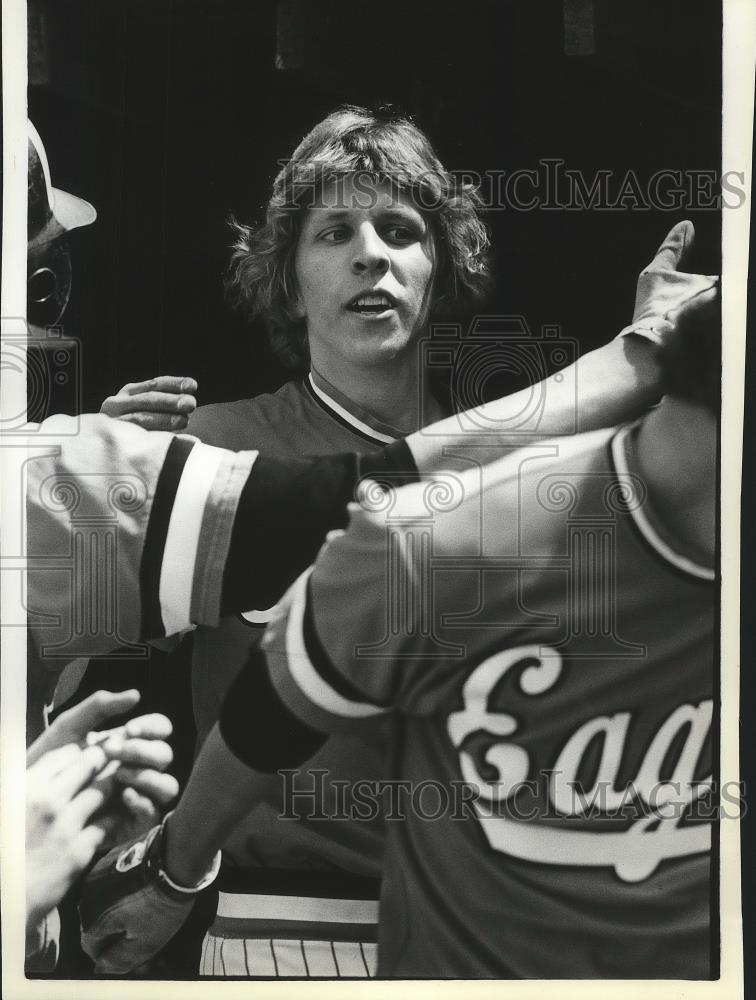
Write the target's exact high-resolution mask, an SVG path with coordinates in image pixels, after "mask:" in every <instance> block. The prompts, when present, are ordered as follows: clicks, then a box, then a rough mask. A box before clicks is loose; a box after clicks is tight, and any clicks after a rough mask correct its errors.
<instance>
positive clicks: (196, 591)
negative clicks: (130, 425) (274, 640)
mask: <svg viewBox="0 0 756 1000" xmlns="http://www.w3.org/2000/svg"><path fill="white" fill-rule="evenodd" d="M256 458H257V452H239V453H234V452H228V451H225V450H224V449H221V448H214V447H211V446H210V445H205V444H201V443H200V442H198V441H196V440H195V439H193V438H189V437H176V438H174V439H173V441H172V442H171V444H170V446H169V448H168V452H167V454H166V457H165V461H164V463H163V467H162V470H161V472H160V476H159V478H158V482H157V485H156V488H155V493H154V496H153V500H152V507H151V511H150V519H149V524H148V526H147V532H146V537H145V545H144V551H143V553H142V563H141V567H140V588H141V600H142V615H143V628H142V634H144V635H149V636H150V637H157V636H162V635H172V634H174V633H176V632H181V631H184V630H186V629H188V628H191V627H192V626H194V625H200V624H201V625H215V624H217V622H218V619H219V617H220V602H221V590H222V585H223V572H224V569H225V565H226V557H227V555H228V547H229V542H230V538H231V531H232V528H233V522H234V517H235V515H236V508H237V505H238V502H239V497H240V495H241V490H242V488H243V486H244V483H245V482H246V480H247V477H248V475H249V472H250V470H251V469H252V466H253V465H254V462H255V459H256Z"/></svg>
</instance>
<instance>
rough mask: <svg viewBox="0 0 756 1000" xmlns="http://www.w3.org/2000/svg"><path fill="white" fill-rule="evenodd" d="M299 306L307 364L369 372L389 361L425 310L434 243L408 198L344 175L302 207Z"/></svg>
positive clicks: (422, 320) (413, 332)
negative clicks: (304, 325) (311, 203)
mask: <svg viewBox="0 0 756 1000" xmlns="http://www.w3.org/2000/svg"><path fill="white" fill-rule="evenodd" d="M295 273H296V278H297V286H298V304H299V308H300V309H301V315H302V316H303V317H304V319H305V320H306V323H307V336H308V340H309V344H310V354H311V355H312V361H313V364H314V366H315V368H317V369H318V370H320V371H321V372H323V373H324V374H326V375H327V374H328V373H329V371H332V370H333V367H334V366H339V365H341V366H343V365H344V364H345V363H347V364H350V365H355V364H356V365H364V366H366V367H368V368H369V367H371V366H375V365H380V364H381V363H385V362H388V361H392V360H394V359H395V358H396V357H397V355H399V354H400V353H401V352H402V351H403V350H404V349H405V348H406V347H407V346H408V345H409V344H411V343H412V341H413V340H414V338H415V336H416V334H418V333H419V331H420V329H421V328H422V326H423V324H424V323H425V320H426V318H427V312H428V302H429V299H430V290H431V278H432V275H433V245H432V238H431V234H430V232H429V230H428V226H427V223H426V221H425V219H424V218H423V216H422V215H421V214H420V212H419V211H418V210H417V208H416V207H415V205H414V203H413V201H412V199H411V198H410V197H409V196H408V195H404V194H403V193H401V192H397V191H396V190H392V188H391V186H390V185H389V184H388V183H376V182H374V181H372V180H370V179H368V178H367V177H364V176H360V175H358V176H356V177H346V178H344V179H343V180H342V182H341V183H338V184H337V183H336V182H332V183H331V184H329V185H327V186H326V187H325V188H324V189H323V191H322V193H321V194H320V196H319V197H318V199H317V206H316V207H313V208H309V209H307V211H306V213H305V217H304V220H303V223H302V230H301V233H300V236H299V242H298V243H297V251H296V257H295Z"/></svg>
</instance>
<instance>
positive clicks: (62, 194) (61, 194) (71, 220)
mask: <svg viewBox="0 0 756 1000" xmlns="http://www.w3.org/2000/svg"><path fill="white" fill-rule="evenodd" d="M50 190H51V192H52V195H53V197H54V198H55V204H54V205H51V206H50V207H51V208H52V213H53V216H54V218H55V219H56V220H57V221H58V222H59V223H60V225H61V226H62V227H63V229H65V230H69V229H79V228H80V227H81V226H89V225H91V224H92V223H93V222H94V221H95V219H96V218H97V212H96V211H95V208H94V205H90V204H89V202H88V201H84V199H83V198H77V197H76V195H75V194H69V193H68V191H61V190H60V188H50Z"/></svg>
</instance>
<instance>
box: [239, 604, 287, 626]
mask: <svg viewBox="0 0 756 1000" xmlns="http://www.w3.org/2000/svg"><path fill="white" fill-rule="evenodd" d="M277 607H278V605H276V604H274V605H273V607H272V608H266V610H265V611H242V612H241V614H240V615H239V617H240V618H243V619H244V621H245V622H249V623H250V624H251V625H267V624H268V622H269V621H270V620H271V618H272V617H273V612H274V611H275V610H276V608H277Z"/></svg>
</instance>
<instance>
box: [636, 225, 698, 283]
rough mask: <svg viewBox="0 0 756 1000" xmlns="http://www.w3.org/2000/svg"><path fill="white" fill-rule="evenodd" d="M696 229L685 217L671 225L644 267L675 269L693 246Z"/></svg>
mask: <svg viewBox="0 0 756 1000" xmlns="http://www.w3.org/2000/svg"><path fill="white" fill-rule="evenodd" d="M695 236H696V231H695V229H694V228H693V223H692V222H689V221H688V220H687V219H686V220H685V221H684V222H678V223H677V225H676V226H673V227H672V228H671V229H670V231H669V232H668V233H667V235H666V237H665V238H664V242H663V243H662V245H661V246H660V247H659V249H658V250H657V251H656V255H655V256H654V259H653V260H652V261H651V263H650V264H649V265H648V267H647V268H646V270H647V271H677V270H679V268H680V267H681V265H682V264H683V263H684V261H685V259H686V258H687V257H688V255H689V253H690V248H691V247H692V246H693V240H694V239H695Z"/></svg>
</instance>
